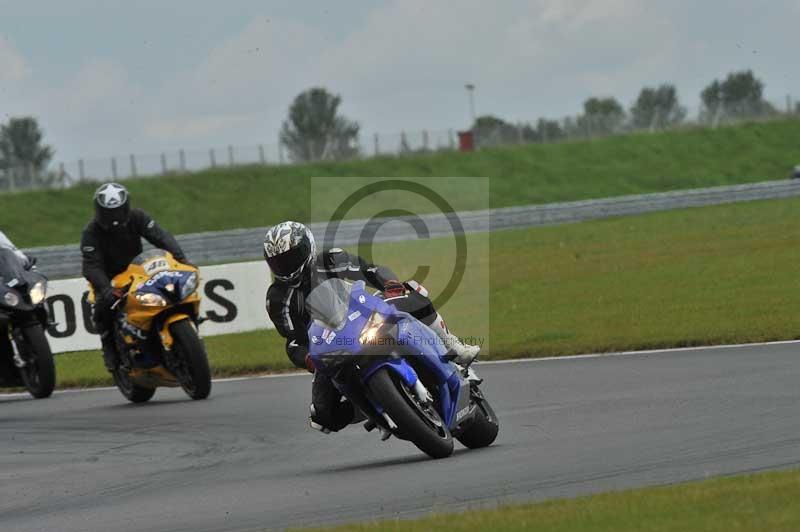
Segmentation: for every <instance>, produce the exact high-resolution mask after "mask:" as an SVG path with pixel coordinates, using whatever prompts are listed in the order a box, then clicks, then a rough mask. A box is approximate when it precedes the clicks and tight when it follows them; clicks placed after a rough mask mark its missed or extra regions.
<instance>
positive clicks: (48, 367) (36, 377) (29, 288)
mask: <svg viewBox="0 0 800 532" xmlns="http://www.w3.org/2000/svg"><path fill="white" fill-rule="evenodd" d="M46 292H47V277H45V276H44V275H42V274H41V273H40V272H39V271H38V270H36V269H26V268H25V265H24V264H23V261H22V260H20V258H19V257H18V256H17V254H16V253H14V251H13V250H11V249H7V248H0V387H23V386H24V387H25V388H27V390H28V391H29V392H30V394H31V395H32V396H33V397H35V398H36V399H43V398H45V397H50V395H51V394H52V393H53V389H54V388H55V385H56V368H55V364H54V362H53V353H52V352H51V351H50V344H49V343H48V342H47V337H46V336H45V333H44V330H45V327H47V322H48V318H47V309H46V308H45V305H44V300H45V294H46Z"/></svg>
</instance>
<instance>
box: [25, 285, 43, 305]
mask: <svg viewBox="0 0 800 532" xmlns="http://www.w3.org/2000/svg"><path fill="white" fill-rule="evenodd" d="M29 294H30V296H31V303H33V304H34V305H38V304H39V303H41V302H42V301H44V298H45V296H46V295H47V285H46V284H45V282H44V281H39V282H37V283H36V284H35V285H33V288H31V291H30V292H29Z"/></svg>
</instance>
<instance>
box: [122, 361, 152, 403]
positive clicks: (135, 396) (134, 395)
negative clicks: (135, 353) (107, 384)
mask: <svg viewBox="0 0 800 532" xmlns="http://www.w3.org/2000/svg"><path fill="white" fill-rule="evenodd" d="M111 377H112V378H113V379H114V384H115V385H116V386H117V389H118V390H119V391H120V393H121V394H122V395H123V396H124V397H125V399H127V400H128V401H130V402H131V403H146V402H147V401H149V400H150V399H152V397H153V395H155V393H156V389H155V388H145V387H144V386H139V385H138V384H134V383H133V381H131V378H130V377H129V376H128V373H127V371H125V370H124V369H122V368H120V367H117V369H115V370H114V371H112V372H111Z"/></svg>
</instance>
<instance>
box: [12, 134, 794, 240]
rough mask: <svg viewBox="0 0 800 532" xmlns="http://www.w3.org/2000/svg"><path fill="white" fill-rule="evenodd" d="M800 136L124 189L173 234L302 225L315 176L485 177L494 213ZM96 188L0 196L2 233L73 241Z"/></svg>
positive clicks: (620, 140)
mask: <svg viewBox="0 0 800 532" xmlns="http://www.w3.org/2000/svg"><path fill="white" fill-rule="evenodd" d="M798 137H800V121H797V120H793V121H791V120H790V121H776V122H769V123H760V124H745V125H740V126H736V127H725V128H719V129H716V130H710V129H691V130H684V131H674V132H667V133H657V134H636V135H628V136H620V137H611V138H604V139H598V140H588V141H576V142H564V143H557V144H544V145H542V144H539V145H527V146H515V147H503V148H494V149H486V150H482V151H480V152H477V153H471V154H464V153H452V152H451V153H434V154H430V155H417V156H410V157H379V158H375V159H368V160H363V161H353V162H346V163H325V164H321V163H320V164H309V165H302V166H292V167H261V166H249V167H239V168H234V169H215V170H208V171H204V172H198V173H194V174H190V175H185V176H172V177H164V178H159V179H132V180H127V181H126V184H127V185H128V186H129V187H130V190H131V193H132V194H133V201H134V203H135V205H137V206H140V207H143V208H144V209H146V210H147V211H149V212H150V213H151V214H153V215H154V216H155V217H156V218H157V219H158V220H159V221H160V222H161V223H162V225H164V227H166V228H168V229H169V230H170V231H172V232H174V233H177V234H180V233H192V232H198V231H213V230H223V229H234V228H240V227H259V226H264V225H269V224H272V223H275V222H277V221H279V220H285V219H296V220H300V221H306V220H308V219H309V216H310V215H309V193H308V184H309V179H310V178H311V177H313V176H330V177H342V176H361V177H377V176H382V177H445V176H450V177H458V176H480V177H490V178H491V185H492V186H491V195H490V203H491V206H492V207H504V206H511V205H526V204H531V203H546V202H552V201H567V200H578V199H587V198H600V197H607V196H617V195H623V194H636V193H646V192H658V191H665V190H676V189H684V188H693V187H707V186H715V185H726V184H736V183H746V182H753V181H761V180H768V179H781V178H785V177H786V176H787V175H788V173H789V170H790V168H791V167H792V166H794V165H795V164H797V163H798V162H800V161H799V159H800V155H798V150H797V142H796V139H797V138H798ZM334 186H335V185H334ZM94 188H95V185H82V186H77V187H75V188H72V189H68V190H59V191H38V192H25V193H19V194H3V195H0V227H2V228H3V231H5V232H6V233H7V234H8V235H9V236H10V237H11V239H12V240H14V242H16V243H17V245H19V246H20V247H32V246H43V245H52V244H70V243H74V242H77V241H78V240H79V236H80V231H81V229H82V228H83V226H84V224H85V223H86V221H87V220H88V219H89V218H90V217H91V215H92V211H91V202H90V198H91V195H92V192H93V191H94ZM445 197H447V198H448V200H450V201H451V202H452V204H453V206H454V207H455V208H456V209H469V208H475V207H478V208H485V206H486V203H485V198H482V197H478V198H476V197H475V195H474V194H465V193H464V191H462V190H460V189H459V187H458V185H453V186H452V187H451V188H450V189H449V191H448V193H447V194H445ZM476 201H477V202H478V203H480V204H477V205H476V203H475V202H476ZM421 208H424V206H421ZM355 214H357V213H355Z"/></svg>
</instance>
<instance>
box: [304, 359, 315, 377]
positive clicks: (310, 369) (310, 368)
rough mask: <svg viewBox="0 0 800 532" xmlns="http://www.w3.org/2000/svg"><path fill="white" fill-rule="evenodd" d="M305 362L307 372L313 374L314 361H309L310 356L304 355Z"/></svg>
mask: <svg viewBox="0 0 800 532" xmlns="http://www.w3.org/2000/svg"><path fill="white" fill-rule="evenodd" d="M305 361H306V369H307V370H308V372H309V373H314V372H315V371H316V368H315V367H314V361H313V360H312V359H311V355H306V358H305Z"/></svg>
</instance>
